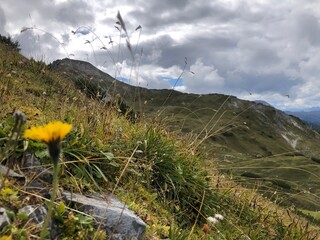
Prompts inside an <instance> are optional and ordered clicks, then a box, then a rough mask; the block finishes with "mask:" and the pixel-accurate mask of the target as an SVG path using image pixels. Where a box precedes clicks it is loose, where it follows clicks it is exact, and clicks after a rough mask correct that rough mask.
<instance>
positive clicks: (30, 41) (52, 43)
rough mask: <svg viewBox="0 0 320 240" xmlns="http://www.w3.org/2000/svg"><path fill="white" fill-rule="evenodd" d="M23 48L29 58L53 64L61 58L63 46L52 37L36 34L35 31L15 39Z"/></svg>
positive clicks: (24, 33)
mask: <svg viewBox="0 0 320 240" xmlns="http://www.w3.org/2000/svg"><path fill="white" fill-rule="evenodd" d="M15 40H17V41H19V44H20V46H21V49H22V50H21V52H22V54H23V55H25V56H27V57H33V58H35V59H37V60H43V61H46V62H51V61H53V60H55V59H57V58H59V57H61V54H60V51H59V50H61V44H60V43H59V42H57V41H56V40H55V39H54V38H53V37H52V35H50V34H49V33H44V34H43V35H38V34H35V33H34V31H26V32H23V33H21V34H19V35H17V36H16V37H15Z"/></svg>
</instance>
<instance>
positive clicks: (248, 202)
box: [0, 44, 313, 239]
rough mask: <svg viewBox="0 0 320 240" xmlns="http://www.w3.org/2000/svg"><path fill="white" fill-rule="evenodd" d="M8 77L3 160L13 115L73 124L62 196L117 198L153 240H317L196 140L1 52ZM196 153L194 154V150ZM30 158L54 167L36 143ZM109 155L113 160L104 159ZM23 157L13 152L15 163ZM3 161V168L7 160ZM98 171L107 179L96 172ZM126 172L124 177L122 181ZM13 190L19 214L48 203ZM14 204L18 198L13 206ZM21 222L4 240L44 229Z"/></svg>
mask: <svg viewBox="0 0 320 240" xmlns="http://www.w3.org/2000/svg"><path fill="white" fill-rule="evenodd" d="M0 67H1V68H0V75H1V82H0V98H1V103H2V104H1V106H0V123H1V125H0V126H1V132H2V136H1V145H0V146H1V148H2V150H3V149H5V145H4V144H5V141H6V139H7V137H6V136H7V134H9V132H10V127H11V126H12V123H11V122H12V120H11V117H10V116H11V113H12V112H13V110H14V109H20V110H22V111H24V112H25V114H26V115H27V117H28V122H27V127H29V126H32V125H36V124H43V123H46V122H48V121H52V120H54V119H60V120H63V121H66V122H69V123H72V124H73V126H74V127H73V131H72V133H71V135H70V136H69V137H68V139H67V142H66V143H65V144H64V152H65V153H64V155H65V160H64V165H63V169H64V171H63V175H61V178H60V183H61V186H63V187H64V188H66V189H71V190H74V191H84V192H86V191H102V192H103V191H105V190H109V191H114V193H115V194H116V195H117V196H118V197H120V198H121V199H122V200H123V201H125V202H126V203H127V204H128V205H129V206H130V207H131V208H132V209H133V210H134V211H135V212H136V213H137V214H139V215H140V216H141V217H142V218H143V219H144V220H145V221H146V223H147V224H148V232H147V239H160V238H165V237H170V238H171V239H186V238H188V237H189V239H203V237H204V238H208V239H209V237H210V236H211V238H212V237H214V239H241V238H243V239H247V238H246V236H249V237H250V238H251V239H285V238H286V239H297V238H300V239H308V238H310V239H311V237H312V236H313V233H311V229H312V228H310V226H309V227H308V226H306V225H305V222H304V220H303V219H300V218H299V217H297V216H296V215H295V214H294V213H290V214H289V215H288V214H287V212H286V211H284V210H282V209H281V208H279V207H278V206H277V205H275V204H273V203H272V202H269V201H267V200H264V199H263V198H261V197H260V196H259V195H258V194H256V193H255V192H254V191H252V190H246V189H244V188H242V187H240V186H239V185H238V184H237V183H236V182H234V181H230V180H228V179H226V178H225V177H224V176H223V175H220V174H219V173H218V171H217V170H216V168H215V164H216V162H215V161H212V159H208V160H206V159H205V158H204V156H203V155H202V154H201V152H197V149H195V148H193V146H195V145H196V143H197V142H195V144H193V145H192V144H191V141H192V140H193V139H192V138H191V139H190V138H186V137H181V135H176V134H175V133H168V132H167V130H166V129H165V128H163V126H161V125H158V124H156V123H152V122H148V121H146V122H144V121H141V122H138V123H135V124H132V123H130V122H129V121H127V120H126V119H125V118H124V117H121V116H119V115H118V114H117V113H116V112H115V111H114V110H113V109H110V108H108V107H106V106H105V105H103V104H102V103H99V102H97V101H95V100H93V99H90V98H88V97H87V96H86V94H84V93H83V92H81V91H79V90H78V89H77V88H75V87H74V85H73V84H72V83H71V82H68V81H65V79H64V78H63V77H61V76H57V75H56V74H55V73H52V72H50V71H49V70H48V69H47V68H46V66H45V65H44V64H42V63H39V62H34V61H29V60H26V59H24V58H23V57H22V56H21V55H19V54H18V53H16V52H14V51H12V49H10V48H8V47H7V46H4V45H3V44H0ZM177 94H178V95H179V93H177ZM174 97H175V99H177V98H176V96H174ZM220 97H223V96H220ZM204 100H206V99H204ZM150 101H152V100H151V98H150ZM151 107H152V106H151ZM167 109H168V108H167ZM169 109H170V108H169ZM173 112H176V110H175V109H174V110H173ZM231 116H233V115H231ZM207 117H208V119H209V118H210V116H207ZM229 118H230V119H231V117H229ZM192 119H193V118H192ZM170 121H171V122H172V121H178V120H172V119H170ZM179 121H181V120H179ZM204 121H206V120H204ZM203 124H204V123H203ZM177 138H179V139H180V140H178V141H177ZM138 141H140V143H139V144H138V143H137V142H138ZM190 144H191V145H190ZM232 144H234V145H236V143H232ZM188 145H190V146H191V147H190V148H188V147H186V146H188ZM136 148H139V150H141V152H142V155H141V156H139V155H138V156H137V155H135V154H134V155H133V156H134V157H133V158H130V156H131V155H132V154H133V153H134V150H135V149H136ZM279 148H280V149H281V147H279ZM29 150H30V151H33V152H35V153H36V154H37V156H38V157H39V158H40V160H41V161H42V162H43V163H45V162H46V161H47V158H46V156H45V154H42V153H43V152H44V146H43V145H39V144H36V143H32V142H30V143H29ZM20 151H21V149H20ZM108 152H110V153H112V154H113V155H114V157H113V158H109V157H106V154H105V153H108ZM16 154H17V153H16V152H14V151H13V152H11V153H10V156H15V155H16ZM3 156H4V155H1V158H3V159H4V160H7V159H8V158H6V157H3ZM17 156H20V155H19V154H18V155H17ZM3 159H1V160H3ZM127 163H128V166H129V167H128V168H126V166H127ZM201 166H205V169H201V168H202V167H201ZM96 167H98V168H99V169H100V170H101V171H94V169H97V168H96ZM124 169H125V170H126V171H125V172H124V173H125V174H124V175H123V177H122V178H120V176H121V172H122V171H123V170H124ZM13 184H14V185H13ZM101 186H103V187H101ZM5 189H6V191H7V189H14V190H15V191H17V192H15V193H14V194H13V193H12V195H10V194H9V196H8V194H7V192H6V194H5V193H4V189H1V190H0V192H1V194H0V196H1V197H0V201H1V203H2V205H4V206H6V207H7V208H10V209H11V210H12V211H16V210H17V207H18V206H22V205H25V204H28V199H30V200H32V201H33V202H41V199H39V198H36V201H35V200H34V199H33V198H32V199H31V198H30V196H31V195H30V194H31V193H25V192H23V184H22V185H21V184H20V185H19V184H18V183H13V182H12V181H9V182H7V183H6V188H5ZM36 196H37V195H35V197H36ZM8 197H14V199H15V203H16V205H15V206H13V205H12V199H8ZM10 202H11V204H10ZM199 210H200V214H198V211H199ZM217 212H218V213H221V214H223V215H224V216H225V219H224V220H223V221H222V222H221V223H219V224H217V225H215V226H214V227H211V229H210V231H209V232H208V233H207V235H205V233H204V232H203V231H202V230H201V228H202V226H203V224H204V223H205V218H206V217H208V216H209V214H214V213H217ZM18 220H19V219H18ZM18 220H15V221H14V223H13V225H14V226H15V227H17V228H18V229H19V228H21V230H20V232H18V233H17V231H15V232H14V231H13V229H15V228H13V227H12V228H10V229H9V230H7V232H5V233H1V234H10V233H11V234H13V235H14V234H16V235H14V236H18V234H20V235H23V234H26V235H28V234H29V236H30V234H37V230H36V229H34V228H28V226H29V225H28V224H29V223H25V222H23V221H21V220H19V221H18ZM195 221H196V223H197V224H195V225H194V223H195ZM253 224H254V228H253V227H252V225H253ZM72 234H75V233H72ZM68 236H69V237H70V236H73V235H68ZM73 237H74V236H73ZM179 237H180V238H179Z"/></svg>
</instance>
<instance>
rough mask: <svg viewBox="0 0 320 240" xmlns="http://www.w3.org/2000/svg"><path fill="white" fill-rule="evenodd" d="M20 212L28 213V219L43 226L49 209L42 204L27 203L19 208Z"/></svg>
mask: <svg viewBox="0 0 320 240" xmlns="http://www.w3.org/2000/svg"><path fill="white" fill-rule="evenodd" d="M19 213H25V214H27V215H28V219H29V220H30V221H32V222H33V223H35V224H38V225H39V226H40V227H42V225H43V223H44V220H45V219H46V216H47V209H46V208H45V207H44V206H41V205H27V206H25V207H23V208H21V209H20V210H19Z"/></svg>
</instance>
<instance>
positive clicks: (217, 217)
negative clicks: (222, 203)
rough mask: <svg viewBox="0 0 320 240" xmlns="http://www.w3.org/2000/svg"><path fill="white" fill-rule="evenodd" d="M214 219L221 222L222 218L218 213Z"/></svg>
mask: <svg viewBox="0 0 320 240" xmlns="http://www.w3.org/2000/svg"><path fill="white" fill-rule="evenodd" d="M214 218H215V219H217V220H221V221H222V220H223V216H222V215H221V214H219V213H217V214H215V215H214Z"/></svg>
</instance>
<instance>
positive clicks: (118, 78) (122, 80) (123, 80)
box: [116, 76, 129, 84]
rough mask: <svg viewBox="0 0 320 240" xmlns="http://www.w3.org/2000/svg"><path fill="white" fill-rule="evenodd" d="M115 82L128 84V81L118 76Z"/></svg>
mask: <svg viewBox="0 0 320 240" xmlns="http://www.w3.org/2000/svg"><path fill="white" fill-rule="evenodd" d="M116 78H117V80H119V81H121V82H124V83H127V84H129V79H127V78H125V77H121V76H118V77H116Z"/></svg>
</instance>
